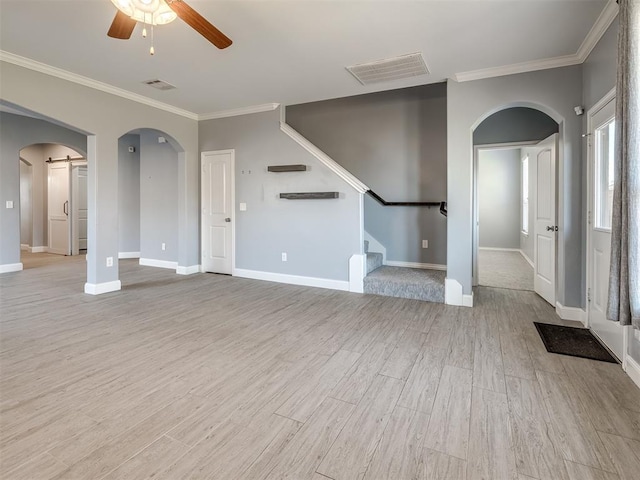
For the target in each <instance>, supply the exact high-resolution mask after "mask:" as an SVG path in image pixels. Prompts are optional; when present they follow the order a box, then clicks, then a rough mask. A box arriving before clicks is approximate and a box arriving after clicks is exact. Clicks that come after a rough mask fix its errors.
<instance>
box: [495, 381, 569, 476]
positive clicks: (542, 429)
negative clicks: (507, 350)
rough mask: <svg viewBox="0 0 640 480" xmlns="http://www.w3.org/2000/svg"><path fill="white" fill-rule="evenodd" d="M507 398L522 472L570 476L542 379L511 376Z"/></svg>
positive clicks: (516, 455) (519, 470) (511, 429)
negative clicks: (546, 404)
mask: <svg viewBox="0 0 640 480" xmlns="http://www.w3.org/2000/svg"><path fill="white" fill-rule="evenodd" d="M507 399H508V402H509V427H510V438H511V445H512V447H513V451H514V455H515V459H516V466H517V469H518V472H519V473H521V474H525V475H528V476H530V477H534V478H539V479H540V480H567V479H568V477H567V472H566V471H565V467H564V459H563V456H562V452H561V451H560V449H559V447H558V445H557V443H558V442H557V440H556V439H555V433H554V430H553V427H552V425H551V421H550V418H549V414H548V413H547V408H546V406H545V405H544V399H543V397H542V392H541V391H540V386H539V385H538V382H537V381H535V380H526V379H522V378H516V377H507Z"/></svg>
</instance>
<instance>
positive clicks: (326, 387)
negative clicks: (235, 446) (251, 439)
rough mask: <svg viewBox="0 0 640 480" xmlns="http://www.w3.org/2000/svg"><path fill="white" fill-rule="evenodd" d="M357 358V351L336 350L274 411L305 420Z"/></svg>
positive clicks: (358, 355) (301, 420) (298, 419)
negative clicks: (312, 375)
mask: <svg viewBox="0 0 640 480" xmlns="http://www.w3.org/2000/svg"><path fill="white" fill-rule="evenodd" d="M359 358H360V354H359V353H355V352H349V351H347V350H340V351H338V352H337V353H336V354H335V355H333V356H332V357H331V358H330V359H329V360H328V361H327V363H325V364H324V365H323V366H322V368H321V369H320V370H319V371H318V374H317V375H316V376H314V377H311V378H309V379H308V380H307V381H305V382H303V383H302V384H301V385H299V387H298V388H297V390H296V391H295V392H294V393H293V395H291V397H289V398H288V399H287V400H286V401H285V402H284V403H283V404H282V405H281V406H280V408H278V410H276V413H277V414H278V415H282V416H283V417H288V418H291V419H293V420H297V421H299V422H303V423H304V422H306V421H307V420H308V419H309V417H310V416H311V415H312V414H313V412H314V411H315V409H316V408H318V406H319V405H320V404H321V403H322V402H323V401H324V399H325V398H326V396H327V395H328V394H329V392H331V390H333V389H334V388H335V386H336V385H337V384H338V382H340V380H341V379H342V377H344V376H345V374H346V373H347V372H348V371H349V370H350V369H351V367H353V365H354V364H355V363H356V362H357V361H358V359H359Z"/></svg>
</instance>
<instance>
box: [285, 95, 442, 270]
mask: <svg viewBox="0 0 640 480" xmlns="http://www.w3.org/2000/svg"><path fill="white" fill-rule="evenodd" d="M286 114H287V123H288V124H289V125H291V126H292V127H293V128H294V129H296V130H297V131H298V132H300V133H301V134H302V135H303V136H304V137H306V138H307V139H308V140H310V141H311V142H312V143H313V144H314V145H316V146H317V147H318V148H320V149H321V150H322V151H323V152H325V153H326V154H327V155H329V156H330V157H331V158H333V159H334V160H335V161H336V162H338V163H339V164H341V165H342V166H343V167H345V168H346V169H347V170H349V171H350V172H351V173H353V174H354V175H355V176H356V177H357V178H359V179H360V180H361V181H363V182H364V183H365V184H367V185H368V186H369V188H371V189H372V190H373V191H375V192H376V193H378V194H379V195H380V196H381V197H382V198H384V199H385V200H387V201H414V202H415V201H443V200H445V199H446V194H447V191H446V177H447V147H446V132H447V86H446V84H444V83H440V84H433V85H425V86H420V87H413V88H406V89H401V90H392V91H387V92H381V93H373V94H368V95H359V96H356V97H348V98H339V99H335V100H327V101H322V102H314V103H308V104H302V105H294V106H289V107H287V110H286ZM365 229H366V230H367V232H369V233H370V234H371V235H373V236H374V237H375V238H376V239H377V240H378V241H380V242H381V243H382V244H383V245H384V246H385V247H386V249H387V259H388V260H395V261H406V262H419V263H436V264H445V263H446V251H447V250H446V243H447V236H446V218H445V217H443V216H442V215H440V213H439V212H438V209H437V208H431V209H428V208H425V207H383V206H381V205H380V204H378V203H377V202H376V201H375V200H372V199H371V198H367V199H366V201H365ZM423 239H426V240H429V248H428V249H426V250H425V249H422V240H423Z"/></svg>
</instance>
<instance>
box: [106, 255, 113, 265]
mask: <svg viewBox="0 0 640 480" xmlns="http://www.w3.org/2000/svg"><path fill="white" fill-rule="evenodd" d="M107 267H113V257H107Z"/></svg>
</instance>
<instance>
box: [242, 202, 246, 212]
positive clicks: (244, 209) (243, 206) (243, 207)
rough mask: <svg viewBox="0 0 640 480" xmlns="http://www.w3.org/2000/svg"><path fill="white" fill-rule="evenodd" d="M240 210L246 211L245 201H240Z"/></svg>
mask: <svg viewBox="0 0 640 480" xmlns="http://www.w3.org/2000/svg"><path fill="white" fill-rule="evenodd" d="M240 211H241V212H246V211H247V204H246V203H241V204H240Z"/></svg>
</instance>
